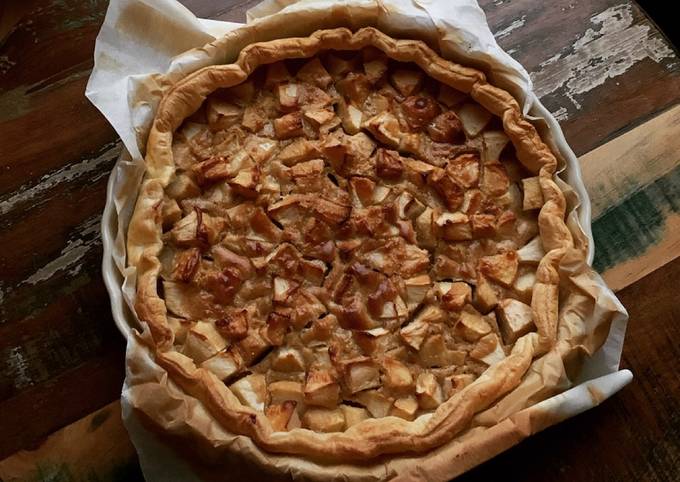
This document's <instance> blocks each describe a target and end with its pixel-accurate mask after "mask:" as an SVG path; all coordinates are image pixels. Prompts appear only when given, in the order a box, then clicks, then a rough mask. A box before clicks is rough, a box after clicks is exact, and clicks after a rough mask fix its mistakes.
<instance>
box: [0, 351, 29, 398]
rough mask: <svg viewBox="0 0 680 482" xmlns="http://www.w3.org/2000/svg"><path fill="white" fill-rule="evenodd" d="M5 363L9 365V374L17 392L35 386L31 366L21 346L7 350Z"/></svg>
mask: <svg viewBox="0 0 680 482" xmlns="http://www.w3.org/2000/svg"><path fill="white" fill-rule="evenodd" d="M3 358H5V360H6V361H5V363H6V365H7V374H8V375H10V376H9V378H10V379H11V380H12V382H13V383H14V388H15V389H16V390H21V389H22V388H25V387H29V386H31V385H33V384H34V381H33V379H32V378H31V376H30V374H29V366H28V363H27V362H26V358H25V357H24V355H23V353H22V349H21V347H20V346H15V347H12V348H10V349H8V350H7V353H6V356H5V357H3Z"/></svg>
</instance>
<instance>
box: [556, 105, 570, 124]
mask: <svg viewBox="0 0 680 482" xmlns="http://www.w3.org/2000/svg"><path fill="white" fill-rule="evenodd" d="M552 115H554V116H555V119H557V120H558V121H560V122H562V121H565V120H567V119H569V111H567V108H566V107H564V106H562V107H560V108H559V109H557V110H556V111H555V112H553V113H552Z"/></svg>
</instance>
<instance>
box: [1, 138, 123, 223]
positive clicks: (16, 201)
mask: <svg viewBox="0 0 680 482" xmlns="http://www.w3.org/2000/svg"><path fill="white" fill-rule="evenodd" d="M121 149H122V143H121V142H120V141H116V142H113V143H111V144H107V145H105V146H104V147H103V148H102V151H103V152H102V153H101V154H100V155H98V156H97V157H94V158H89V159H84V160H82V161H80V162H78V163H76V164H72V165H69V166H65V167H63V168H61V169H58V170H56V171H53V172H50V173H47V174H45V175H44V176H42V177H41V178H40V180H39V181H38V182H37V184H35V185H33V186H26V185H25V186H22V187H20V188H19V189H17V190H16V191H14V192H13V193H11V194H10V195H8V196H7V197H6V198H4V199H3V198H2V197H0V216H3V215H5V214H7V213H9V212H10V211H12V210H14V209H16V208H17V207H18V206H20V205H21V204H23V203H25V202H28V201H32V200H34V199H36V198H38V197H40V196H42V195H44V194H45V193H46V192H48V191H49V190H50V189H52V188H53V187H55V186H57V185H59V184H62V183H68V182H73V181H75V180H77V179H79V178H81V177H83V176H87V175H90V174H94V173H96V172H97V171H100V170H101V172H99V173H98V174H96V176H95V177H94V178H92V179H90V182H96V181H98V180H99V179H101V178H102V177H104V176H107V175H108V174H109V170H108V169H102V168H103V167H105V166H107V165H108V164H112V163H113V162H114V161H115V160H116V158H118V156H119V155H120V151H121Z"/></svg>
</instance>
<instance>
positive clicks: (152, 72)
mask: <svg viewBox="0 0 680 482" xmlns="http://www.w3.org/2000/svg"><path fill="white" fill-rule="evenodd" d="M339 3H340V2H336V1H331V0H300V1H295V0H278V1H276V0H268V1H265V2H263V3H261V4H259V5H258V6H256V7H255V8H253V9H252V10H251V11H250V12H248V24H247V25H246V26H243V25H241V24H236V23H227V22H216V21H211V20H203V19H197V18H196V17H195V16H194V15H193V14H191V12H189V11H188V10H187V9H185V8H184V7H182V6H181V5H180V4H179V3H178V2H176V1H174V0H112V1H111V2H110V5H109V10H108V12H107V15H106V18H105V21H104V24H103V26H102V29H101V32H100V34H99V37H98V38H97V43H96V47H95V67H94V70H93V72H92V75H91V77H90V81H89V83H88V86H87V90H86V95H87V97H88V98H89V99H90V100H91V101H92V102H93V103H94V104H95V105H96V106H97V108H98V109H99V110H101V112H102V113H103V114H104V115H105V116H106V118H107V119H108V120H109V122H110V123H111V124H112V125H113V126H114V128H115V129H116V131H117V132H118V134H119V135H120V137H121V139H122V141H123V143H124V145H125V148H126V151H127V152H124V154H123V155H122V156H121V158H120V159H119V161H118V163H117V164H116V166H115V168H114V170H113V172H112V173H111V178H110V181H109V190H108V199H107V206H106V208H105V212H104V217H103V221H102V235H103V241H104V260H103V264H104V278H105V282H106V285H107V289H108V290H109V294H110V296H111V303H112V310H113V313H114V318H115V320H116V323H117V324H118V326H119V327H120V328H121V331H122V332H123V333H124V334H126V335H127V338H128V352H127V372H126V373H127V377H126V382H125V385H124V387H123V393H122V407H123V419H124V422H125V424H126V427H127V428H128V431H129V433H130V436H131V438H132V441H133V443H134V444H135V446H136V448H137V450H138V453H139V456H140V463H141V465H142V469H143V471H144V474H145V476H146V478H147V480H150V481H173V480H178V481H179V480H182V481H190V480H208V479H209V480H219V479H222V478H227V479H231V480H241V478H243V477H246V476H248V477H249V478H250V479H253V480H259V479H260V478H266V479H267V480H272V479H273V478H276V479H278V478H283V479H290V478H314V479H324V480H328V479H334V480H336V479H337V480H348V479H352V480H385V479H388V478H389V479H392V480H397V479H402V480H413V479H414V478H416V479H422V480H447V479H449V478H451V477H453V476H455V475H457V474H459V473H461V472H463V471H465V470H467V469H469V468H471V467H473V466H475V465H477V464H479V463H481V462H483V461H484V460H487V459H488V458H490V457H492V456H494V455H495V454H497V453H499V452H501V451H503V450H505V449H507V448H508V447H510V446H512V445H514V444H516V443H518V442H519V441H520V440H522V439H523V438H525V437H527V436H529V435H530V434H532V433H536V432H538V431H540V430H542V429H544V428H546V427H548V426H550V425H552V424H555V423H557V422H559V421H561V420H564V419H566V418H569V417H571V416H574V415H576V414H578V413H580V412H582V411H584V410H587V409H588V408H591V407H593V406H595V405H597V404H599V403H601V402H602V401H603V400H605V399H606V398H608V397H609V396H611V395H612V394H614V393H615V392H616V391H618V390H619V389H621V388H622V387H623V386H625V385H626V384H627V383H628V382H629V381H630V380H631V379H632V374H631V373H630V372H629V371H628V370H620V371H619V370H618V366H619V359H620V355H621V350H622V346H623V338H624V334H625V328H626V322H627V314H626V312H625V309H624V308H623V306H622V305H621V304H620V303H619V302H618V300H617V299H616V297H615V296H614V294H613V293H612V292H611V290H609V289H608V288H607V287H606V286H605V284H604V282H603V281H602V279H601V278H600V277H599V276H597V275H596V274H595V273H593V272H592V271H588V272H585V273H584V272H572V273H567V275H568V276H569V277H570V278H572V280H573V281H574V283H575V284H576V285H577V286H579V287H580V288H581V290H583V292H584V293H587V296H585V299H584V302H583V303H581V304H580V305H579V306H581V307H582V306H587V309H586V311H587V313H585V314H582V316H584V317H585V321H586V322H585V323H584V326H586V328H587V327H588V326H590V325H593V326H595V325H597V323H596V322H597V321H598V320H599V321H601V320H603V319H608V320H610V321H611V329H610V332H609V336H608V338H607V341H606V342H605V343H604V345H603V346H602V348H601V349H599V350H598V351H597V352H596V353H595V354H594V355H593V356H592V357H590V358H588V359H586V360H585V362H584V363H583V365H582V366H581V368H580V370H578V371H577V372H576V373H574V374H572V379H571V380H569V379H568V377H567V375H566V372H565V369H564V367H562V363H561V360H558V361H559V363H556V366H560V367H562V369H561V371H559V370H558V373H556V375H555V376H554V377H553V378H554V379H553V380H551V381H547V380H546V377H545V372H546V370H545V369H544V367H545V365H546V364H549V363H550V361H549V360H548V361H545V360H542V361H541V362H540V363H538V362H537V363H535V364H534V366H532V370H530V373H528V374H527V377H526V379H525V381H524V382H523V383H522V384H521V385H520V386H519V387H517V389H516V390H515V391H513V393H516V392H517V393H524V394H526V393H532V394H535V396H540V395H541V393H543V392H542V390H546V384H547V385H548V388H547V389H550V390H561V389H564V388H565V387H567V386H569V385H570V384H571V385H573V384H578V385H577V386H574V387H573V388H571V389H569V390H567V391H565V392H563V393H561V394H559V395H557V396H553V397H551V398H548V399H546V400H544V401H542V402H540V403H538V404H535V405H533V406H531V407H528V408H525V407H524V406H516V403H515V402H516V400H518V399H520V398H521V397H517V396H515V397H513V396H511V395H512V393H511V394H510V395H508V396H506V397H504V399H502V400H501V401H500V402H499V403H498V404H497V405H495V406H493V407H491V408H490V409H488V410H486V411H485V412H483V413H481V414H478V416H477V418H476V419H475V423H476V424H477V425H478V426H476V427H475V428H473V429H471V430H468V431H467V432H466V433H465V434H463V435H462V436H461V437H459V438H457V439H455V440H454V441H453V442H451V443H449V444H447V445H444V446H442V447H440V448H439V449H437V450H435V451H433V452H432V453H430V454H428V455H427V456H425V457H422V456H419V457H414V456H402V457H394V458H390V459H381V460H379V461H377V462H375V463H372V464H367V465H363V466H361V467H355V466H351V465H347V464H344V465H319V464H315V463H311V462H301V461H300V459H299V458H296V457H287V456H272V455H270V454H264V453H262V452H261V451H260V450H259V449H258V448H257V447H255V446H254V445H253V443H252V442H251V441H250V440H249V439H247V438H244V437H241V436H234V435H233V434H230V433H228V432H227V431H226V430H224V428H223V427H221V426H220V425H219V424H217V423H216V422H215V421H213V420H212V417H211V416H210V414H209V413H208V412H207V410H206V409H205V407H203V405H202V404H201V403H200V402H199V401H196V400H194V401H192V403H191V404H190V406H189V405H188V404H187V403H186V395H184V394H183V392H182V391H181V390H180V389H179V388H178V387H177V386H176V385H175V384H174V383H173V382H172V380H170V379H169V377H167V374H165V372H164V371H163V370H162V369H161V368H160V367H158V365H156V364H155V362H154V361H153V359H152V357H151V356H150V355H149V353H148V352H147V350H146V349H145V348H144V347H143V345H141V344H140V343H139V341H138V340H137V339H136V338H135V336H131V333H132V327H135V328H137V329H140V328H141V327H140V326H139V324H138V322H137V321H136V319H135V317H134V315H133V313H132V311H131V310H130V307H131V306H132V300H133V297H134V285H135V273H134V270H131V269H129V268H126V265H125V233H126V230H127V225H128V222H129V219H130V216H131V213H132V210H133V209H134V203H135V199H136V193H137V188H138V186H139V183H140V181H141V178H142V175H143V171H144V169H143V160H142V156H143V153H144V144H145V141H146V135H147V132H148V129H149V126H150V124H151V121H152V119H153V116H154V112H155V108H156V106H157V104H158V102H159V100H160V98H161V97H162V95H163V92H164V91H165V89H167V88H168V86H170V85H171V84H172V83H173V82H175V81H177V80H178V79H181V78H182V77H184V76H185V75H187V74H188V73H190V72H192V71H194V70H197V69H199V68H201V67H204V66H206V65H212V64H218V63H228V62H230V61H233V60H234V59H235V57H236V56H237V54H238V52H239V51H240V49H241V48H242V47H243V46H245V45H248V44H249V43H252V42H255V41H261V40H269V39H273V38H283V37H291V36H305V35H308V34H310V33H311V32H313V31H314V30H317V29H319V28H332V27H337V26H347V27H354V28H357V27H361V26H366V25H373V26H376V27H378V28H380V29H381V30H383V31H385V32H386V33H388V34H391V35H393V36H395V37H402V38H420V39H422V40H425V41H427V42H428V43H429V44H430V45H431V46H433V47H435V48H437V49H438V50H439V51H440V52H441V54H442V55H443V56H444V57H446V58H449V59H451V60H454V61H458V62H461V63H463V64H466V65H471V66H475V67H478V68H480V69H482V70H484V71H485V72H486V73H487V75H489V76H490V79H491V81H492V83H494V84H496V85H498V86H499V87H502V88H504V89H506V90H508V91H510V92H511V93H513V95H514V96H515V97H516V98H517V100H518V101H519V102H520V104H521V105H522V107H523V111H524V113H525V115H526V116H527V117H528V118H530V119H532V120H533V121H535V125H536V126H537V128H538V129H539V132H540V133H541V135H542V137H543V138H544V140H546V141H547V142H548V143H549V145H550V146H551V147H552V148H553V151H554V152H555V153H556V154H557V155H558V158H559V159H560V161H561V163H562V167H563V169H564V170H563V172H562V173H561V175H560V177H561V178H562V179H563V181H565V182H562V183H561V187H562V188H563V190H564V191H565V195H566V197H567V200H568V206H569V219H568V221H569V223H568V224H569V227H570V229H571V230H572V232H573V233H574V234H575V237H576V238H577V239H579V240H581V242H582V243H583V244H586V242H588V240H589V242H588V261H589V262H590V261H592V254H593V253H592V247H593V245H594V243H593V241H592V236H591V234H590V204H589V201H588V198H587V193H586V192H585V189H584V187H583V183H582V181H581V179H580V171H579V168H578V162H577V160H576V158H575V156H574V154H573V152H572V151H571V149H570V148H569V146H568V145H567V144H566V142H565V140H564V137H563V135H562V132H561V130H560V128H559V125H558V124H557V122H556V121H555V119H554V118H553V117H552V115H550V113H549V112H548V111H547V110H546V109H545V108H544V107H543V106H542V105H541V104H540V102H539V101H538V100H537V98H536V97H535V95H534V94H533V92H532V90H531V80H530V78H529V75H528V74H527V72H526V71H525V70H524V69H523V68H522V67H521V65H519V64H518V63H517V62H516V61H515V60H513V59H512V58H511V57H510V56H509V55H508V54H506V53H505V52H503V51H502V50H501V49H500V47H499V46H498V45H497V44H496V42H495V40H494V37H493V35H492V33H491V31H490V30H489V28H488V25H487V23H486V19H485V16H484V13H483V12H482V10H481V9H480V8H479V6H478V5H477V3H476V2H475V1H474V0H455V1H453V0H446V1H443V0H439V1H437V0H382V1H381V0H354V1H351V2H342V4H339ZM208 43H210V44H209V45H206V44H208ZM565 270H566V271H568V268H565ZM589 324H590V325H589ZM142 336H145V335H142ZM542 367H543V368H542ZM141 388H144V390H141ZM149 390H152V393H154V403H155V406H156V408H158V411H159V412H164V413H168V414H171V418H169V419H167V420H164V422H165V423H164V424H163V425H164V427H165V429H166V431H169V432H171V433H174V434H175V435H178V436H180V437H185V438H186V439H189V440H190V439H191V438H192V437H193V436H194V435H195V434H196V432H197V431H198V432H201V433H202V435H205V434H206V432H208V433H209V435H210V438H211V440H212V442H214V444H216V445H219V446H221V447H232V449H233V450H231V451H227V452H225V453H227V455H225V456H224V457H223V458H222V459H220V460H219V461H218V462H219V463H217V464H216V465H215V464H213V465H208V466H206V465H201V463H199V462H198V461H197V460H196V458H195V457H193V456H192V455H191V454H188V455H187V453H186V451H184V450H182V446H181V443H180V444H179V450H177V449H178V445H177V444H176V443H175V442H173V441H172V440H169V439H168V438H167V437H160V438H159V436H158V435H156V434H154V433H153V432H151V431H149V430H148V429H147V428H146V427H147V426H148V425H147V424H142V423H140V413H139V410H135V408H137V409H138V408H139V403H138V402H139V400H138V398H139V394H140V393H142V392H143V393H145V397H146V396H148V394H149ZM526 398H527V397H526V396H524V399H526ZM145 404H146V405H147V406H148V400H145ZM147 408H148V407H147ZM499 420H501V421H500V423H496V422H498V421H499ZM156 423H158V420H156ZM161 439H162V440H161ZM171 445H172V446H174V449H172V448H170V446H171ZM180 453H181V455H180ZM228 453H232V454H235V455H234V456H233V457H230V456H229V455H228ZM244 454H247V456H244ZM452 461H453V462H452ZM264 463H266V465H268V466H270V467H272V468H273V472H271V473H269V474H267V475H266V476H264V475H263V472H262V471H261V469H259V468H258V467H259V466H260V464H264Z"/></svg>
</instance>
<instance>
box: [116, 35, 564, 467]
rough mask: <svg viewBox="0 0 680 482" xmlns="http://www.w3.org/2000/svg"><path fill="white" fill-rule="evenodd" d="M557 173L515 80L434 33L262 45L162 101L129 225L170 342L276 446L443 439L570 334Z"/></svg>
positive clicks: (158, 332)
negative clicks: (506, 84) (423, 37)
mask: <svg viewBox="0 0 680 482" xmlns="http://www.w3.org/2000/svg"><path fill="white" fill-rule="evenodd" d="M556 166H557V161H556V158H555V156H554V155H553V153H552V152H551V151H550V149H549V148H548V147H547V146H546V145H545V144H544V143H543V141H542V140H541V138H540V137H539V135H538V133H537V131H536V129H535V128H534V127H533V126H532V124H531V123H529V122H528V121H527V120H525V119H524V118H523V116H522V114H521V111H520V108H519V106H518V104H517V102H516V101H515V99H514V98H513V97H512V96H511V95H510V94H509V93H507V92H505V91H503V90H501V89H499V88H497V87H494V86H492V85H490V84H489V83H488V82H487V80H486V77H485V75H484V74H483V73H482V72H480V71H478V70H475V69H472V68H468V67H463V66H461V65H457V64H455V63H452V62H450V61H447V60H444V59H442V58H441V57H440V56H439V55H438V54H437V53H436V52H434V51H433V50H431V49H430V48H429V47H427V46H426V45H425V44H424V43H422V42H419V41H412V40H395V39H392V38H390V37H388V36H387V35H385V34H383V33H381V32H380V31H378V30H376V29H373V28H363V29H360V30H358V31H356V32H354V33H353V32H351V31H350V30H347V29H335V30H323V31H317V32H316V33H314V34H313V35H311V36H310V37H308V38H291V39H282V40H274V41H270V42H264V43H258V44H253V45H250V46H249V47H247V48H246V49H244V50H243V51H242V52H241V54H240V56H239V58H238V60H237V61H236V62H235V63H233V64H229V65H217V66H210V67H206V68H204V69H202V70H199V71H198V72H195V73H193V74H191V75H189V76H187V77H186V78H185V79H184V80H182V81H180V82H179V83H177V84H176V85H174V86H172V88H170V90H169V91H168V93H167V94H166V95H165V96H164V98H163V100H162V101H161V103H160V105H159V106H158V111H157V115H156V118H155V121H154V124H153V127H152V130H151V133H150V136H149V139H148V147H147V153H146V168H147V172H146V176H145V179H144V181H143V185H142V187H141V191H140V195H139V198H138V201H137V206H136V209H135V212H134V215H133V218H132V221H131V224H130V228H129V232H128V254H129V257H128V262H129V265H131V266H133V267H135V268H136V270H137V296H136V306H135V310H136V314H137V315H138V317H139V319H140V320H141V321H143V322H144V323H146V324H147V325H148V328H149V330H150V332H151V335H152V336H151V339H152V341H153V343H152V346H151V349H152V352H153V356H154V358H155V360H156V362H157V363H158V364H159V365H160V366H162V367H163V368H164V369H166V370H167V372H168V374H169V376H170V377H171V378H172V379H173V381H175V382H176V383H177V384H178V385H179V386H180V387H182V389H183V390H184V391H185V392H186V393H187V396H192V397H195V398H197V399H199V400H201V402H202V403H204V404H205V405H206V407H207V408H208V409H209V411H210V413H211V414H212V416H214V417H215V419H216V420H218V421H219V423H220V424H221V425H222V426H223V427H224V428H225V429H227V430H229V431H231V432H232V433H236V434H242V435H245V436H248V437H250V438H252V440H253V441H254V442H255V443H256V444H257V445H258V446H260V447H261V448H262V449H264V450H267V451H272V452H277V453H288V454H300V455H303V456H307V457H312V458H323V459H330V460H359V459H368V458H371V457H376V456H378V455H382V454H389V453H401V452H423V451H427V450H430V449H432V448H434V447H436V446H439V445H441V444H443V443H445V442H447V441H449V440H451V439H453V438H454V437H456V435H457V434H459V433H461V432H462V431H464V430H465V429H466V427H468V426H469V424H470V422H471V420H472V418H473V416H474V415H475V414H476V413H478V412H480V411H482V410H484V409H485V408H487V407H489V406H491V405H492V404H493V403H494V401H496V400H498V399H499V398H500V397H502V396H503V395H505V394H507V393H508V392H509V391H511V390H512V389H513V388H515V387H516V386H517V385H518V384H519V383H520V381H521V380H522V378H523V376H524V375H525V373H526V372H527V370H528V368H529V366H530V365H531V363H532V361H533V360H535V359H537V358H538V357H540V356H541V355H543V354H545V353H547V352H548V351H550V350H552V349H553V348H554V347H555V346H556V344H557V343H558V341H559V340H558V329H557V328H558V310H559V307H560V303H559V300H560V296H559V293H560V278H559V276H558V270H557V268H558V265H559V263H560V260H561V259H562V257H563V256H564V255H565V253H566V252H567V251H569V250H572V251H573V249H574V248H573V244H574V242H573V240H572V235H571V234H570V231H569V230H568V229H567V227H566V225H565V209H566V202H565V198H564V195H563V193H562V191H561V190H560V188H559V187H558V185H557V184H556V182H555V171H556Z"/></svg>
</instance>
